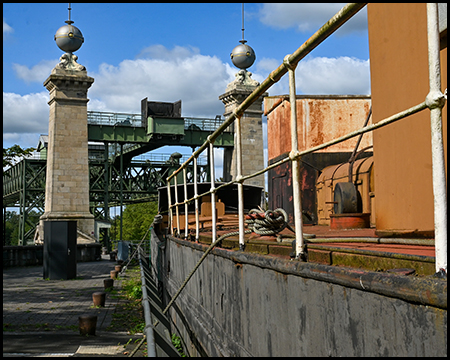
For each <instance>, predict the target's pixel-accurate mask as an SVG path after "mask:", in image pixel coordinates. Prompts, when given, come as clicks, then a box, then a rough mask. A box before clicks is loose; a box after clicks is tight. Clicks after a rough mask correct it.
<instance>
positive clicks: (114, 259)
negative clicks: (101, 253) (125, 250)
mask: <svg viewBox="0 0 450 360" xmlns="http://www.w3.org/2000/svg"><path fill="white" fill-rule="evenodd" d="M116 255H117V254H116V252H115V251H111V252H110V253H109V260H110V261H116Z"/></svg>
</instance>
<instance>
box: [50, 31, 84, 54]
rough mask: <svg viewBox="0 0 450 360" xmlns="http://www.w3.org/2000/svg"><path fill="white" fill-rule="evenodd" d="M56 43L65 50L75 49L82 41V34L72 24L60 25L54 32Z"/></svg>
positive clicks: (71, 50) (70, 51)
mask: <svg viewBox="0 0 450 360" xmlns="http://www.w3.org/2000/svg"><path fill="white" fill-rule="evenodd" d="M55 41H56V45H58V47H59V48H60V49H61V50H62V51H65V52H69V53H72V52H74V51H77V50H78V49H79V48H80V47H81V45H82V44H83V42H84V38H83V34H82V33H81V31H80V30H79V29H78V28H77V27H76V26H73V25H70V24H69V25H64V26H61V27H60V28H59V29H58V31H57V32H56V34H55Z"/></svg>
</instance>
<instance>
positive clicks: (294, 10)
mask: <svg viewBox="0 0 450 360" xmlns="http://www.w3.org/2000/svg"><path fill="white" fill-rule="evenodd" d="M345 5H346V4H345V3H286V4H283V3H265V4H263V6H262V8H261V9H260V11H259V14H258V15H259V18H260V21H261V22H262V23H263V24H265V25H267V26H270V27H273V28H276V29H289V28H296V29H297V30H298V31H300V32H307V31H316V30H318V29H319V28H320V27H321V26H322V25H324V24H325V23H326V22H327V21H328V20H329V19H330V18H331V17H333V16H334V15H335V14H336V13H337V12H338V11H339V10H340V9H342V8H343V7H344V6H345ZM362 30H367V12H366V10H365V9H362V10H360V12H359V13H358V14H357V15H355V16H354V18H352V19H350V20H349V21H348V23H347V24H345V25H344V26H343V27H342V29H341V30H340V31H338V33H340V34H341V35H342V34H344V33H348V32H351V31H362Z"/></svg>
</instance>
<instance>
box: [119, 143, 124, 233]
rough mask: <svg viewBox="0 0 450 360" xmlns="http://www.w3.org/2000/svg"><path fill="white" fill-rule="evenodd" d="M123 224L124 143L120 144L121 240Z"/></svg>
mask: <svg viewBox="0 0 450 360" xmlns="http://www.w3.org/2000/svg"><path fill="white" fill-rule="evenodd" d="M122 226H123V144H122V143H121V144H120V241H122Z"/></svg>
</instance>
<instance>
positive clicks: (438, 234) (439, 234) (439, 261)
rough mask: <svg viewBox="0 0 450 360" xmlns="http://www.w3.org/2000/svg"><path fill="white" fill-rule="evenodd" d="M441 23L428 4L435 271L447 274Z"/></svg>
mask: <svg viewBox="0 0 450 360" xmlns="http://www.w3.org/2000/svg"><path fill="white" fill-rule="evenodd" d="M438 24H439V17H438V6H437V4H436V3H432V4H430V3H427V28H428V66H429V81H430V92H429V93H428V95H427V97H426V103H427V106H428V108H429V109H430V122H431V156H432V169H433V170H432V172H433V195H434V232H435V234H434V236H435V252H436V254H435V256H436V273H439V272H444V273H445V274H447V186H446V179H445V158H444V143H443V139H442V107H443V106H444V105H445V97H444V95H443V94H442V92H441V64H440V39H439V25H438Z"/></svg>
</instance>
